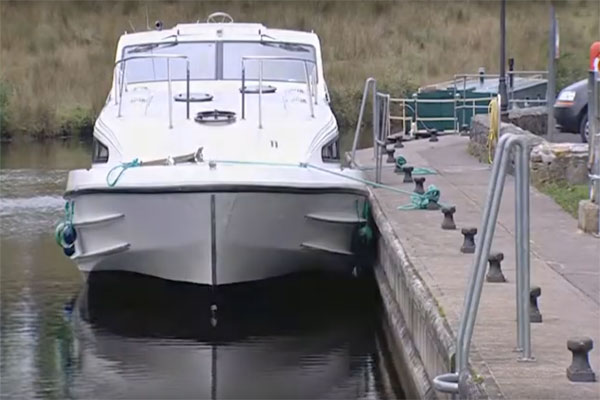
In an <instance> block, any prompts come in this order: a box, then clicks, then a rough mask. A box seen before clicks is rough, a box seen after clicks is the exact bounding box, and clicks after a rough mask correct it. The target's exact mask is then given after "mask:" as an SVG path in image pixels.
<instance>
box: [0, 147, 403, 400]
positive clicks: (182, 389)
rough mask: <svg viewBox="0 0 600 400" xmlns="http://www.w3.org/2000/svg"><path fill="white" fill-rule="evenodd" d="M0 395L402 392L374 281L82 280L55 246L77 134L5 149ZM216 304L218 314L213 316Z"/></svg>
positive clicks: (83, 152) (79, 159) (76, 161)
mask: <svg viewBox="0 0 600 400" xmlns="http://www.w3.org/2000/svg"><path fill="white" fill-rule="evenodd" d="M0 157H1V158H0V167H1V171H0V173H1V175H0V179H1V186H0V188H1V192H0V224H1V225H0V273H1V275H0V293H1V295H0V296H1V297H0V300H1V303H0V307H1V309H0V311H1V314H0V323H1V325H0V377H1V380H0V394H1V396H2V397H3V398H110V399H112V398H128V399H133V398H140V399H142V398H143V399H146V398H200V399H209V398H210V399H215V398H306V399H308V398H319V399H321V398H344V399H350V398H363V399H387V398H402V397H403V396H404V395H403V393H402V390H401V388H400V387H399V385H398V383H397V381H396V379H395V373H394V372H393V370H392V367H391V361H390V360H389V353H390V352H389V350H388V348H387V345H386V343H385V340H384V339H383V338H384V337H385V334H384V329H385V328H384V327H383V323H382V319H381V310H380V301H379V297H378V294H377V292H376V290H375V287H374V284H373V282H372V280H370V278H368V277H367V278H363V279H353V280H348V281H339V279H335V280H332V279H330V278H326V277H312V276H311V277H308V276H305V277H302V278H298V279H293V280H291V279H288V280H282V281H278V282H277V283H276V284H269V285H254V286H251V287H248V286H243V287H241V288H237V289H234V290H231V291H230V292H228V293H227V296H226V297H224V299H225V300H224V304H223V305H222V306H220V309H219V313H218V316H217V318H216V319H215V318H212V315H211V314H210V312H209V311H208V307H207V304H206V300H205V294H204V292H203V290H201V289H198V287H196V286H194V285H187V284H175V283H171V282H165V281H160V280H155V279H152V278H140V277H133V276H130V275H124V274H102V275H98V276H97V277H95V278H94V279H92V280H90V281H89V282H88V283H87V284H86V283H84V282H83V280H82V277H81V276H80V274H79V272H78V271H77V269H76V267H75V265H74V264H73V263H71V262H70V261H69V260H68V259H67V258H66V257H65V256H64V255H63V254H62V251H61V249H60V248H59V247H58V246H57V245H56V243H55V241H54V238H53V228H54V225H55V223H56V221H57V220H58V219H59V218H60V217H61V216H62V214H63V207H64V201H63V200H62V198H61V194H62V191H63V190H64V187H65V183H66V175H67V171H68V170H69V169H73V168H82V167H87V166H88V165H89V161H90V146H89V144H86V143H83V142H81V143H80V142H74V141H69V142H52V143H49V144H48V143H46V144H40V143H20V144H13V143H11V144H2V146H1V154H0ZM222 310H223V311H222Z"/></svg>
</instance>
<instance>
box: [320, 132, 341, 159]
mask: <svg viewBox="0 0 600 400" xmlns="http://www.w3.org/2000/svg"><path fill="white" fill-rule="evenodd" d="M321 158H322V159H323V161H324V162H339V161H340V138H339V137H336V138H335V139H333V140H332V141H330V142H329V143H327V144H326V145H325V146H323V148H322V149H321Z"/></svg>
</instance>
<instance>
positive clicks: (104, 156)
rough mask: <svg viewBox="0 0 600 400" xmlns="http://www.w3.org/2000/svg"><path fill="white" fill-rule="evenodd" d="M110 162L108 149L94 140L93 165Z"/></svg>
mask: <svg viewBox="0 0 600 400" xmlns="http://www.w3.org/2000/svg"><path fill="white" fill-rule="evenodd" d="M106 162H108V147H106V146H105V145H104V144H102V142H100V141H99V140H98V139H96V138H94V139H93V140H92V164H101V163H106Z"/></svg>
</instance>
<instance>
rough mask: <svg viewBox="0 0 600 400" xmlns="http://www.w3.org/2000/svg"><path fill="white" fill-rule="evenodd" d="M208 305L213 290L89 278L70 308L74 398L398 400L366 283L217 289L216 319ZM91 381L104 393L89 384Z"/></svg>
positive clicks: (306, 281)
mask: <svg viewBox="0 0 600 400" xmlns="http://www.w3.org/2000/svg"><path fill="white" fill-rule="evenodd" d="M212 298H213V293H212V290H211V289H210V288H208V287H198V286H197V285H187V284H180V283H173V282H167V281H163V280H158V279H154V278H148V277H142V276H136V275H132V274H126V273H98V274H92V276H91V278H90V279H89V281H88V285H87V287H86V288H85V290H83V291H82V292H81V293H80V294H79V296H78V297H77V299H76V301H75V303H74V304H73V305H72V306H73V309H72V312H73V314H72V321H73V324H74V331H75V334H76V336H77V337H79V338H80V340H82V341H84V342H85V345H83V346H78V347H79V348H80V349H81V350H80V352H81V353H82V354H79V356H78V357H76V358H77V359H79V360H84V361H83V362H82V363H81V365H80V366H79V373H78V375H79V378H76V379H74V380H73V381H72V384H71V392H72V393H71V394H76V393H77V392H78V391H79V390H82V391H84V392H85V393H88V394H90V393H91V394H93V393H95V392H96V390H97V389H98V388H99V387H104V388H110V389H108V390H109V391H110V393H111V395H110V396H109V397H128V398H137V397H145V398H147V397H165V396H170V397H173V396H175V397H180V396H181V397H194V398H399V397H402V393H401V391H400V389H399V385H398V384H397V383H396V382H394V380H393V379H390V376H392V375H393V374H390V373H389V372H390V371H386V373H385V374H383V372H382V370H381V369H382V366H383V367H385V368H389V366H388V365H387V364H386V361H385V360H383V356H382V353H385V346H384V345H383V343H380V341H381V338H382V337H383V335H382V334H381V332H378V330H379V329H380V323H379V308H378V304H379V303H378V297H377V292H376V290H375V288H374V285H373V283H372V282H369V280H368V279H353V280H345V281H343V282H340V280H339V277H335V278H334V277H323V276H302V277H294V278H286V279H274V280H270V281H266V282H261V283H259V284H252V285H248V284H243V285H230V286H227V287H224V288H219V306H218V311H217V314H216V321H215V318H214V315H213V313H212V312H211V310H210V307H209V306H210V304H211V299H212ZM94 359H98V361H93V362H90V360H94ZM100 360H101V361H100ZM383 364H385V365H383ZM385 368H384V369H385ZM382 375H385V376H382ZM92 376H93V377H95V378H94V379H98V377H103V378H102V380H103V382H102V384H101V385H100V386H96V387H93V386H90V378H89V377H92ZM112 376H118V377H119V378H118V379H116V378H114V381H113V379H111V377H112ZM124 378H125V381H123V379H124ZM127 378H129V379H130V380H131V381H135V382H137V383H136V384H135V385H130V384H127V383H126V382H128V379H127ZM95 385H97V382H96V383H95ZM104 390H106V389H104Z"/></svg>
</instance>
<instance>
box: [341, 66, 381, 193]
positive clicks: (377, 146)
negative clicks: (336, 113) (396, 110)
mask: <svg viewBox="0 0 600 400" xmlns="http://www.w3.org/2000/svg"><path fill="white" fill-rule="evenodd" d="M369 91H371V96H372V105H373V121H372V122H373V129H372V133H373V157H374V158H375V182H377V183H381V168H382V160H381V157H382V154H383V153H382V151H381V150H382V149H384V148H385V137H384V136H383V135H384V133H385V134H386V135H389V132H390V119H389V118H386V116H389V112H390V109H389V107H390V95H389V94H385V93H379V92H378V91H377V80H375V78H372V77H371V78H368V79H367V80H366V81H365V88H364V90H363V96H362V100H361V102H360V109H359V112H358V121H357V122H356V130H355V131H354V140H353V141H352V150H351V152H350V165H352V166H356V162H355V160H356V150H357V148H358V142H359V140H360V132H361V127H362V122H363V117H364V113H365V107H366V104H367V98H368V97H369Z"/></svg>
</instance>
